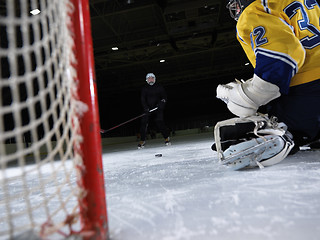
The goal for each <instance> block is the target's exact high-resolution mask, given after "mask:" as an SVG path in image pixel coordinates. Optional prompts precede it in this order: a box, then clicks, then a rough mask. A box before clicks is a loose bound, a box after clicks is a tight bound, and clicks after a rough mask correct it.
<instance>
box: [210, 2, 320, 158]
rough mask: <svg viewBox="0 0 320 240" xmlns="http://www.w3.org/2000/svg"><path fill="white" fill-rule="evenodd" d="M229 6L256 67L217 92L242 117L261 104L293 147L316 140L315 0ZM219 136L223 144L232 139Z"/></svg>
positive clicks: (319, 95) (319, 65) (319, 91)
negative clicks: (244, 78) (246, 76)
mask: <svg viewBox="0 0 320 240" xmlns="http://www.w3.org/2000/svg"><path fill="white" fill-rule="evenodd" d="M227 8H228V9H229V11H230V15H231V16H232V17H233V18H234V19H235V20H236V21H237V25H236V29H237V39H238V41H239V42H240V44H241V46H242V48H243V49H244V51H245V53H246V55H247V57H248V59H249V60H250V62H251V64H252V65H253V67H254V75H253V77H252V78H251V79H249V80H247V81H242V82H240V81H236V82H232V83H229V84H226V85H219V86H218V87H217V98H220V99H222V100H223V101H224V102H226V104H227V107H228V109H229V110H230V111H231V112H232V113H233V114H235V115H236V116H238V117H240V118H241V119H246V118H250V117H252V116H256V115H257V111H258V109H259V107H260V106H263V105H265V109H266V113H267V114H268V116H275V117H277V119H278V120H279V121H281V122H283V123H284V124H285V125H287V127H288V130H289V131H290V132H291V133H292V135H293V140H294V142H295V145H296V148H297V149H298V147H299V146H302V145H304V144H308V143H310V142H315V144H319V140H318V139H319V136H320V134H319V132H320V26H319V24H320V7H319V3H318V2H317V1H316V0H281V1H280V0H229V2H228V4H227ZM248 122H252V121H251V120H248ZM255 122H257V121H256V120H255ZM258 122H259V121H258ZM242 123H243V122H242ZM236 125H237V124H235V127H236ZM219 127H221V125H220V126H219ZM220 130H221V129H220ZM219 132H220V134H221V131H219ZM227 135H228V137H229V138H230V137H231V138H232V136H230V134H227ZM286 135H290V134H289V133H288V132H286ZM217 137H219V136H217ZM240 137H241V136H240ZM235 138H239V136H236V137H235ZM290 138H292V136H291V137H290ZM220 140H221V141H222V144H223V142H225V141H229V140H230V139H221V137H220ZM216 142H217V141H216ZM218 142H219V141H218ZM227 147H228V146H227ZM218 148H219V149H220V146H218ZM291 148H292V145H290V149H287V150H288V151H290V150H291ZM296 148H295V149H296ZM220 151H221V152H220V153H223V151H225V149H222V150H220ZM238 151H239V152H240V151H243V149H240V150H238ZM288 151H287V152H288ZM275 154H276V153H275ZM285 156H286V154H285V155H283V157H282V159H283V158H284V157H285ZM282 159H281V160H282ZM281 160H278V161H281ZM275 163H276V162H275Z"/></svg>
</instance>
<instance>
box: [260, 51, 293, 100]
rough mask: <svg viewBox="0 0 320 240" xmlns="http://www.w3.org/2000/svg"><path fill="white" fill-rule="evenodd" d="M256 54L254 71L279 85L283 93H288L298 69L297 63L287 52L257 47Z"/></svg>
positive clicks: (264, 78)
mask: <svg viewBox="0 0 320 240" xmlns="http://www.w3.org/2000/svg"><path fill="white" fill-rule="evenodd" d="M255 55H256V67H255V69H254V73H255V74H256V75H258V76H259V77H260V78H262V79H263V80H265V81H267V82H270V83H273V84H275V85H277V86H278V87H279V88H280V92H281V93H284V94H287V93H288V92H289V85H290V81H291V78H292V77H293V76H294V75H295V74H296V73H297V71H298V65H297V63H296V62H295V61H294V60H293V59H292V58H291V57H289V56H288V55H286V54H283V53H279V52H274V51H270V50H266V49H263V48H256V49H255Z"/></svg>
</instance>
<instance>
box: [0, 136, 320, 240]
mask: <svg viewBox="0 0 320 240" xmlns="http://www.w3.org/2000/svg"><path fill="white" fill-rule="evenodd" d="M212 143H213V138H212V133H201V134H194V135H187V136H175V137H173V138H172V145H171V146H164V141H163V140H162V139H155V140H150V141H147V145H146V147H145V148H144V149H140V150H138V149H137V143H136V142H131V143H127V144H115V145H109V146H105V147H104V149H103V152H104V153H103V165H104V173H105V183H106V191H107V195H106V196H107V207H108V217H109V229H110V238H111V240H131V239H133V240H182V239H186V240H187V239H190V240H191V239H192V240H209V239H210V240H212V239H217V240H227V239H228V240H229V239H230V240H242V239H244V240H257V239H258V240H289V239H290V240H319V239H320V151H315V152H299V153H297V154H295V155H293V156H289V157H287V158H286V159H285V160H283V161H282V162H281V163H280V164H278V165H274V166H271V167H266V168H264V169H262V170H260V169H258V168H257V169H252V170H245V171H230V170H228V169H227V168H226V167H225V166H222V165H220V164H219V163H218V161H217V156H216V155H215V154H214V152H213V151H212V150H211V145H212ZM156 154H162V157H156V156H155V155H156ZM70 164H71V162H70ZM32 167H33V166H29V167H28V168H32ZM70 167H72V165H70ZM17 171H18V170H17V169H14V168H11V169H8V172H7V174H8V176H9V175H10V176H14V175H16V174H17V173H18V172H17ZM46 171H47V169H43V173H45V172H46ZM59 172H60V171H59ZM59 174H61V173H59ZM31 177H32V176H31V175H30V178H31ZM60 178H61V176H60V175H58V176H57V180H58V181H59V179H60ZM70 178H71V179H72V181H76V179H75V176H70ZM38 181H39V180H38V177H37V175H33V179H30V181H29V180H28V184H27V185H28V186H29V185H30V186H31V185H36V184H38ZM12 184H13V185H12V186H11V190H12V191H18V190H19V188H18V187H19V184H20V185H21V183H20V182H18V181H17V182H13V183H12ZM46 190H47V191H49V192H52V191H53V186H51V185H50V184H48V186H46ZM68 191H70V190H68V189H67V188H66V189H65V190H63V193H64V194H65V195H67V194H68V193H69V192H68ZM0 198H1V191H0ZM41 201H42V196H41V195H39V194H38V193H37V192H34V193H33V199H32V202H34V203H37V202H41ZM72 201H76V200H72ZM54 202H55V201H52V202H51V204H52V205H50V207H51V208H55V207H57V206H54V204H53V203H54ZM15 207H16V210H17V211H20V210H21V208H25V206H22V205H21V204H16V205H15ZM3 214H5V209H1V207H0V229H1V230H3V229H4V228H6V223H5V222H4V221H3V219H4V215H3ZM37 216H38V218H37V219H38V220H41V219H42V218H44V217H45V215H43V216H42V215H41V213H40V212H39V213H38V212H37ZM0 239H1V238H0ZM55 239H59V238H55Z"/></svg>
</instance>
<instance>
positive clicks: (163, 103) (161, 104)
mask: <svg viewBox="0 0 320 240" xmlns="http://www.w3.org/2000/svg"><path fill="white" fill-rule="evenodd" d="M165 105H166V100H165V99H161V100H160V102H159V104H158V108H159V110H163V109H164V106H165Z"/></svg>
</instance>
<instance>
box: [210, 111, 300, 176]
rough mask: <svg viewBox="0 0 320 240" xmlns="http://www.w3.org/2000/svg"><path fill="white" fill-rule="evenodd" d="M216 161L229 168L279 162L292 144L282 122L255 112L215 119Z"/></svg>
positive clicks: (260, 165) (235, 168) (267, 164)
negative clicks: (222, 119)
mask: <svg viewBox="0 0 320 240" xmlns="http://www.w3.org/2000/svg"><path fill="white" fill-rule="evenodd" d="M214 137H215V143H214V145H213V146H212V150H214V151H215V150H216V151H217V152H218V156H219V160H220V163H222V164H223V165H227V166H229V167H230V168H231V169H233V170H238V169H242V168H246V167H256V166H259V167H260V168H263V167H264V166H270V165H274V164H277V163H279V162H281V161H282V160H283V159H284V158H285V157H286V156H287V155H288V154H289V152H290V151H291V149H292V148H293V146H294V143H293V141H292V136H291V134H290V133H289V132H288V131H287V128H286V125H285V124H284V123H277V122H276V121H275V119H274V118H271V119H269V118H268V117H267V116H266V115H257V116H252V117H248V118H232V119H228V120H225V121H222V122H218V123H217V124H216V126H215V129H214Z"/></svg>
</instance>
